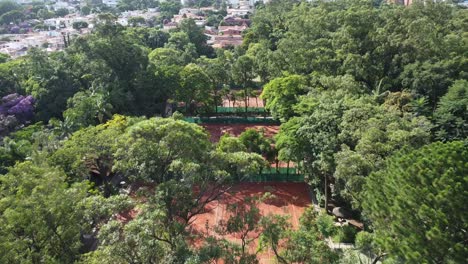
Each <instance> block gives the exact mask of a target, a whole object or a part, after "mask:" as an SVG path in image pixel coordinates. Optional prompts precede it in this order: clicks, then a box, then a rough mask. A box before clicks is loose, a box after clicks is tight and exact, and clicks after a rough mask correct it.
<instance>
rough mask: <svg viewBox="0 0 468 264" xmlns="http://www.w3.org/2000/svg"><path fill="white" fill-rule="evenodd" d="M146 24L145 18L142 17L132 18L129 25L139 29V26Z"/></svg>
mask: <svg viewBox="0 0 468 264" xmlns="http://www.w3.org/2000/svg"><path fill="white" fill-rule="evenodd" d="M145 23H146V20H145V18H144V17H141V16H137V17H131V18H129V19H128V24H129V25H130V26H132V27H138V26H141V25H144V24H145Z"/></svg>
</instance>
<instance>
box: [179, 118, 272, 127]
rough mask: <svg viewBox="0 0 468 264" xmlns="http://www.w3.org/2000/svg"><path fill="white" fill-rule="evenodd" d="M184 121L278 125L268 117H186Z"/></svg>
mask: <svg viewBox="0 0 468 264" xmlns="http://www.w3.org/2000/svg"><path fill="white" fill-rule="evenodd" d="M185 121H187V122H190V123H196V124H267V125H280V122H279V121H278V120H275V119H273V118H269V117H265V118H262V117H186V118H185Z"/></svg>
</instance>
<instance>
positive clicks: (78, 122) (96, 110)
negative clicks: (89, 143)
mask: <svg viewBox="0 0 468 264" xmlns="http://www.w3.org/2000/svg"><path fill="white" fill-rule="evenodd" d="M108 100H109V99H108V95H107V96H106V95H104V94H99V93H89V92H77V93H76V94H75V95H74V96H73V97H72V98H70V99H68V103H67V104H68V109H67V110H65V111H64V112H63V117H64V119H68V120H69V121H70V122H72V123H73V125H74V126H76V127H77V128H81V127H87V126H89V125H96V124H97V123H103V122H104V121H105V119H108V118H110V117H111V116H112V115H111V112H110V111H111V110H112V106H111V105H110V104H109V103H108Z"/></svg>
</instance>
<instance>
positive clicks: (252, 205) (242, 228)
mask: <svg viewBox="0 0 468 264" xmlns="http://www.w3.org/2000/svg"><path fill="white" fill-rule="evenodd" d="M264 199H267V196H265V197H253V198H251V197H246V198H245V199H244V200H243V201H241V202H239V203H234V204H230V205H228V212H229V214H230V215H231V216H230V217H229V219H228V220H227V221H220V223H218V226H217V227H216V229H217V230H216V232H218V233H220V234H222V235H227V234H231V235H233V236H235V237H239V238H240V240H241V244H240V256H239V258H240V260H239V261H240V263H243V261H242V260H248V259H251V258H252V257H254V256H252V255H251V253H249V251H248V246H249V245H250V244H251V243H252V242H253V241H254V240H255V239H256V238H257V237H256V235H255V234H256V233H259V232H260V224H259V223H260V219H261V215H260V209H259V208H258V204H259V203H261V202H262V201H263V200H264Z"/></svg>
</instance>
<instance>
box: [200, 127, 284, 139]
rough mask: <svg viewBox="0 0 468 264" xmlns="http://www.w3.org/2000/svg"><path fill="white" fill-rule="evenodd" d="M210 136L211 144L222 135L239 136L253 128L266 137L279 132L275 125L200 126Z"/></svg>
mask: <svg viewBox="0 0 468 264" xmlns="http://www.w3.org/2000/svg"><path fill="white" fill-rule="evenodd" d="M200 125H201V126H202V127H204V128H205V129H206V130H207V131H208V132H209V133H210V135H211V142H218V141H219V139H220V138H221V136H222V135H224V134H226V133H227V134H230V135H231V136H236V137H237V136H239V135H240V134H241V133H242V132H244V131H245V130H247V129H248V128H253V129H256V130H258V131H261V130H263V133H264V135H265V136H267V137H273V136H274V135H276V134H277V133H278V131H279V126H276V125H255V124H200Z"/></svg>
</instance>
